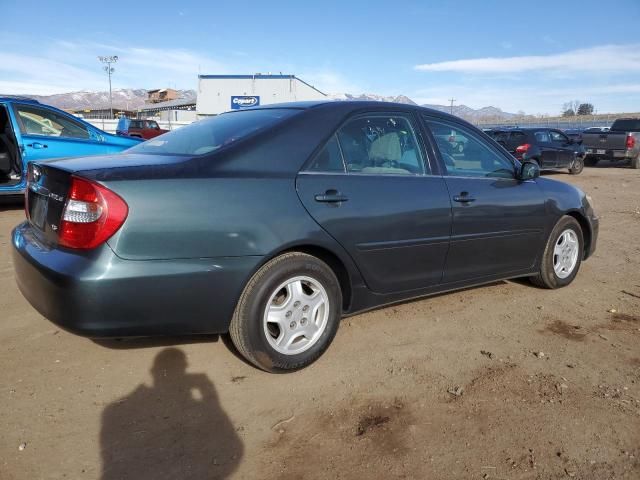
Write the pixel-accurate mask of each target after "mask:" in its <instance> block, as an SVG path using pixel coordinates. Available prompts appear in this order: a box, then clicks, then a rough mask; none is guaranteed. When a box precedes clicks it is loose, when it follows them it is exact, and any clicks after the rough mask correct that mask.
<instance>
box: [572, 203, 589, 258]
mask: <svg viewBox="0 0 640 480" xmlns="http://www.w3.org/2000/svg"><path fill="white" fill-rule="evenodd" d="M566 215H568V216H570V217H573V218H575V219H576V221H577V222H578V224H580V228H581V229H582V238H583V239H584V246H583V251H582V258H583V260H584V258H585V255H586V254H587V252H590V251H591V239H592V235H593V234H592V232H591V226H590V225H589V221H588V220H587V218H586V217H585V216H584V215H583V214H582V212H580V211H578V210H571V211H569V212H567V213H566Z"/></svg>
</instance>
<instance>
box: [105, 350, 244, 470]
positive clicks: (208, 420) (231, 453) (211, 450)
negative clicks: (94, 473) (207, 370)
mask: <svg viewBox="0 0 640 480" xmlns="http://www.w3.org/2000/svg"><path fill="white" fill-rule="evenodd" d="M187 366H188V364H187V359H186V356H185V354H184V353H183V352H182V350H180V349H177V348H166V349H164V350H162V351H161V352H160V353H158V355H157V356H156V357H155V360H154V363H153V366H152V367H151V374H152V376H153V382H152V384H151V385H150V386H149V385H146V384H140V385H138V386H137V387H136V388H135V389H134V390H133V391H132V392H131V393H129V394H128V395H126V396H124V397H122V398H120V399H118V400H116V401H114V402H113V403H111V404H109V405H108V406H107V407H106V408H105V409H104V411H103V412H102V427H101V431H100V450H101V456H102V472H101V476H100V478H101V480H116V479H125V478H131V479H134V478H135V479H137V480H146V479H149V480H151V479H154V480H156V479H165V478H166V479H174V478H175V479H177V478H180V479H201V478H219V479H223V478H228V477H229V476H230V475H231V474H232V473H233V472H234V471H235V470H236V469H237V467H238V465H239V464H240V460H241V459H242V455H243V452H244V446H243V443H242V440H241V438H240V437H239V435H238V434H237V432H236V429H235V428H234V426H233V424H232V422H231V420H230V419H229V417H228V416H227V414H226V413H225V412H224V409H223V408H222V406H221V405H220V401H219V399H218V395H217V393H216V390H215V387H214V385H213V383H212V382H211V380H210V379H209V378H208V377H207V376H206V375H205V374H203V373H187Z"/></svg>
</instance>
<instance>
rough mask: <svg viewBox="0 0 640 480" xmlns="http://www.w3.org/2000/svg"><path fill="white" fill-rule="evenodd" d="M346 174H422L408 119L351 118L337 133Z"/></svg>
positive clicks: (413, 133) (374, 115)
mask: <svg viewBox="0 0 640 480" xmlns="http://www.w3.org/2000/svg"><path fill="white" fill-rule="evenodd" d="M337 138H338V141H339V143H340V148H341V151H342V155H343V157H344V163H345V165H346V168H347V172H350V173H363V174H379V175H380V174H382V175H419V174H422V173H424V163H423V161H422V154H421V153H420V147H419V146H418V141H417V139H416V135H415V131H414V129H413V127H412V126H411V122H410V120H409V118H407V117H406V116H403V115H385V114H372V115H366V116H361V117H357V118H354V119H353V120H349V121H348V122H347V123H345V124H344V125H343V126H342V127H341V128H340V129H339V130H338V132H337Z"/></svg>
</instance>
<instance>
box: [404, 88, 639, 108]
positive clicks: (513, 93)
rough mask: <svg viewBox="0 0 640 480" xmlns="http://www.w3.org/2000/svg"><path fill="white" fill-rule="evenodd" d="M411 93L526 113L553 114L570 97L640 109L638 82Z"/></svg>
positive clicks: (421, 99)
mask: <svg viewBox="0 0 640 480" xmlns="http://www.w3.org/2000/svg"><path fill="white" fill-rule="evenodd" d="M410 96H411V98H412V99H413V100H414V101H415V102H416V103H418V104H420V105H423V104H435V105H448V104H449V99H450V98H455V99H456V105H461V104H464V105H467V106H469V107H472V108H480V107H485V106H489V105H492V106H495V107H499V108H501V109H502V110H505V111H507V112H517V111H518V110H524V111H525V112H527V113H549V114H554V113H559V112H560V109H561V107H562V104H563V103H564V102H567V101H569V100H573V99H579V100H581V101H584V102H591V103H593V104H594V105H595V106H596V108H597V109H598V111H599V112H635V111H638V110H639V109H640V108H639V105H640V82H639V83H621V84H612V85H592V86H585V87H582V86H577V85H572V86H567V87H556V88H539V87H537V86H535V85H531V86H510V87H508V88H506V87H505V88H500V86H496V85H492V84H489V85H477V86H469V85H451V84H447V85H441V86H435V87H432V88H425V89H420V90H417V91H415V92H413V94H412V95H410Z"/></svg>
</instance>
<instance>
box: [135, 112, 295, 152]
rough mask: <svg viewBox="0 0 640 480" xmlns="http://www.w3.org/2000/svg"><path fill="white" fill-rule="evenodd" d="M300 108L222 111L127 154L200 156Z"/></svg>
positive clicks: (136, 147) (275, 122)
mask: <svg viewBox="0 0 640 480" xmlns="http://www.w3.org/2000/svg"><path fill="white" fill-rule="evenodd" d="M299 112H300V110H296V109H291V108H274V109H261V110H244V111H238V112H231V113H223V114H221V115H217V116H215V117H212V118H208V119H206V120H200V121H197V122H195V123H192V124H191V125H187V126H186V127H182V128H179V129H178V130H173V131H171V132H169V133H165V134H164V135H161V136H159V137H156V138H154V139H152V140H147V141H146V142H143V143H141V144H139V145H136V146H135V147H132V148H130V149H129V150H127V152H128V153H150V154H159V155H204V154H207V153H211V152H215V151H216V150H218V149H219V148H221V147H224V146H227V145H231V144H233V143H235V142H237V141H239V140H241V139H243V138H245V137H247V136H249V135H251V134H254V133H257V132H259V131H262V130H265V129H267V128H270V127H272V126H274V125H276V124H278V123H280V122H282V121H284V120H285V119H288V118H290V117H292V116H294V115H296V114H297V113H299Z"/></svg>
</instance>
